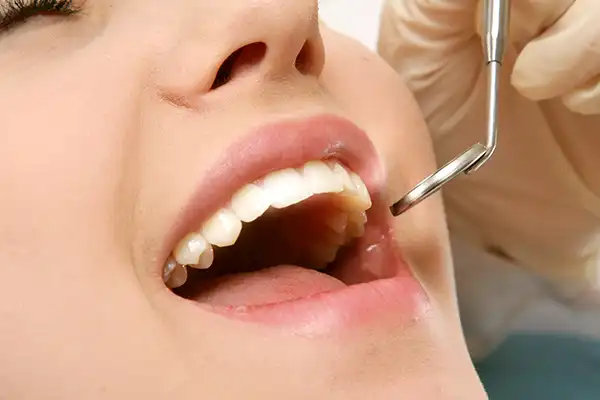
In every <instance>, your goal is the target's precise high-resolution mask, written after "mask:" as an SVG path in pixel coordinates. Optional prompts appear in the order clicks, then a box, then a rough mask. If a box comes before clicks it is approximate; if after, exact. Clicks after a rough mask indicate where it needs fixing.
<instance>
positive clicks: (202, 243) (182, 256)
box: [173, 232, 212, 268]
mask: <svg viewBox="0 0 600 400" xmlns="http://www.w3.org/2000/svg"><path fill="white" fill-rule="evenodd" d="M205 252H206V253H212V246H211V245H210V244H209V243H208V242H207V241H206V239H204V237H203V236H202V235H200V234H199V233H195V232H192V233H189V234H188V235H187V236H186V237H184V238H183V239H182V240H181V241H180V242H179V243H178V244H177V246H176V247H175V250H174V251H173V255H174V256H175V261H177V262H178V263H179V264H181V265H199V264H200V259H201V258H202V255H203V254H204V253H205ZM211 263H212V261H211ZM203 264H205V263H203ZM209 266H210V264H209V265H208V266H204V265H203V267H204V268H208V267H209Z"/></svg>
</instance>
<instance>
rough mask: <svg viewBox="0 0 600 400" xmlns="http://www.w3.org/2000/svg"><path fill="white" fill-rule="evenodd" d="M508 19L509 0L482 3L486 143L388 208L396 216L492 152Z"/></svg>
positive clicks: (472, 170) (424, 181)
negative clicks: (485, 74) (485, 85)
mask: <svg viewBox="0 0 600 400" xmlns="http://www.w3.org/2000/svg"><path fill="white" fill-rule="evenodd" d="M509 18H510V0H484V2H483V38H482V42H483V50H484V58H485V63H486V68H487V70H488V71H487V127H486V129H487V130H486V132H487V136H486V143H485V145H483V144H481V143H475V144H474V145H473V146H471V147H470V148H469V149H467V150H466V151H465V152H464V153H462V154H460V155H459V156H458V157H456V158H455V159H453V160H452V161H450V162H449V163H447V164H446V165H444V166H443V167H441V168H440V169H438V170H437V171H436V172H434V173H433V174H432V175H429V176H428V177H427V178H425V179H423V180H422V181H421V182H420V183H419V184H418V185H417V186H415V187H414V188H413V189H412V190H411V191H410V192H408V193H407V194H406V195H405V196H404V197H403V198H402V199H400V201H398V202H397V203H395V204H393V205H392V206H391V207H390V211H391V212H392V215H393V216H398V215H400V214H402V213H404V212H406V211H408V210H409V209H411V208H412V207H414V206H416V205H417V204H419V203H420V202H422V201H423V200H425V199H426V198H428V197H429V196H431V195H432V194H434V193H435V192H437V191H438V190H439V189H440V188H441V187H442V186H443V185H445V184H446V183H448V182H450V181H451V180H453V179H454V178H456V177H457V176H458V175H460V174H461V173H464V174H465V175H469V174H471V173H473V172H475V171H477V170H478V169H479V168H480V167H481V166H482V165H483V164H485V163H486V162H487V161H488V160H489V159H490V157H491V156H492V154H493V153H494V150H495V149H496V142H497V136H498V96H499V91H500V67H501V65H502V62H503V59H504V52H505V47H506V42H507V41H508V28H509Z"/></svg>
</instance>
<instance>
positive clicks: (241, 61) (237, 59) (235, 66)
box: [210, 42, 267, 90]
mask: <svg viewBox="0 0 600 400" xmlns="http://www.w3.org/2000/svg"><path fill="white" fill-rule="evenodd" d="M266 53H267V45H266V44H265V43H263V42H257V43H251V44H248V45H246V46H244V47H242V48H240V49H238V50H236V51H234V52H233V53H232V54H231V55H230V56H229V57H227V59H226V60H225V61H224V62H223V64H222V65H221V67H220V68H219V70H218V71H217V75H216V76H215V80H214V82H213V84H212V86H211V88H210V89H211V90H215V89H218V88H219V87H221V86H223V85H225V84H227V83H228V82H229V81H231V80H232V79H233V78H234V77H235V76H238V75H241V74H243V73H244V71H246V70H248V69H250V68H251V67H252V66H256V65H257V64H259V63H260V62H261V61H262V59H263V58H264V57H265V54H266Z"/></svg>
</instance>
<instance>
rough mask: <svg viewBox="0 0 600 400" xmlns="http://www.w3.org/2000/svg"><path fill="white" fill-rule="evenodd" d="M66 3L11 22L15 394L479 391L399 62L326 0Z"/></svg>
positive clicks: (7, 50) (0, 42) (11, 388)
mask: <svg viewBox="0 0 600 400" xmlns="http://www.w3.org/2000/svg"><path fill="white" fill-rule="evenodd" d="M11 3H13V2H11V1H10V0H0V4H2V5H3V6H4V8H6V7H7V6H8V5H9V4H11ZM24 3H25V4H27V3H29V1H24ZM38 3H44V1H38ZM52 3H53V2H52V1H50V2H49V3H48V4H52ZM56 3H57V4H56V7H55V8H54V10H55V11H51V12H39V13H38V14H37V16H34V17H32V18H29V19H27V20H22V21H18V22H17V23H15V24H12V25H11V26H7V27H6V29H4V31H3V32H2V33H1V34H0V105H1V106H0V116H1V120H2V125H1V126H2V129H1V131H0V136H1V142H2V145H1V146H0V166H1V168H0V193H1V196H0V202H1V203H0V204H1V207H0V221H1V229H0V317H1V321H2V329H1V330H0V355H1V359H2V363H1V365H0V397H1V398H10V399H34V398H35V399H42V398H62V399H101V398H102V399H133V398H140V399H142V398H143V399H165V398H177V399H198V398H207V399H248V400H251V399H286V400H293V399H328V400H334V399H343V400H348V399H367V398H369V399H397V398H413V399H417V398H418V399H421V398H423V399H425V398H431V399H439V398H442V397H443V398H460V399H466V398H469V399H470V398H481V397H483V392H482V391H481V387H480V385H479V381H478V380H477V378H476V376H475V373H474V371H473V368H472V366H471V364H470V361H469V358H468V355H467V351H466V349H465V346H464V343H463V339H462V337H461V331H460V326H459V319H458V312H457V309H456V305H455V299H454V293H453V282H452V265H451V261H450V259H449V257H448V254H449V252H448V242H447V238H446V228H445V225H444V217H443V212H442V208H441V205H440V201H439V199H438V198H432V199H431V200H428V201H426V202H424V203H423V204H422V205H420V206H419V207H417V208H415V209H414V210H412V211H410V212H409V213H407V214H405V215H403V216H401V217H399V218H396V219H393V218H392V217H391V216H390V215H389V213H388V211H387V207H389V205H390V204H392V203H393V202H394V200H397V199H398V198H400V197H401V196H402V195H403V194H404V193H405V192H406V190H408V189H409V188H410V187H411V186H412V185H414V184H415V183H416V182H418V180H419V179H421V178H422V177H423V176H425V175H426V174H428V173H430V172H431V171H432V170H433V168H434V163H433V161H432V160H433V157H432V154H431V151H430V147H429V141H428V138H427V132H426V128H425V126H424V124H423V121H422V120H421V117H420V115H419V111H418V110H417V108H416V107H415V104H414V103H413V101H412V98H411V96H410V94H409V93H408V91H407V89H406V88H405V87H404V86H403V85H402V83H401V82H399V80H398V79H397V78H396V77H395V74H394V73H393V71H391V70H390V69H389V68H387V67H386V66H385V65H384V64H383V63H382V62H381V61H380V60H379V59H378V58H377V57H376V56H374V55H372V54H370V53H369V52H368V51H367V50H366V49H364V48H362V47H361V46H359V45H358V44H356V43H354V42H352V41H350V40H348V39H346V38H343V37H340V36H338V35H336V34H334V33H332V32H329V31H327V30H326V28H324V27H323V26H319V22H318V18H317V4H316V1H315V0H295V1H284V0H261V1H247V0H227V1H214V0H171V1H168V2H166V1H159V0H118V1H116V0H115V1H110V0H88V1H86V2H85V4H84V2H78V1H73V6H74V7H79V6H81V10H80V12H78V13H75V14H72V15H66V13H65V14H64V15H62V14H59V12H58V11H56V10H59V11H60V12H62V11H68V10H66V9H65V8H64V7H65V5H64V4H63V5H62V6H61V4H62V2H60V1H58V2H56ZM65 3H68V2H65ZM30 11H31V10H30ZM349 121H351V123H350V122H349ZM319 160H326V161H327V162H326V163H319V162H315V161H319ZM325 167H326V168H325ZM282 170H283V172H281V171H282ZM350 173H352V174H350ZM344 174H346V175H344ZM354 174H356V175H357V176H360V179H357V178H356V175H354ZM361 181H363V182H364V183H365V185H366V187H367V188H368V191H369V192H370V196H366V197H365V191H364V187H362V186H361V183H360V182H361ZM251 182H255V185H253V186H248V184H249V183H251ZM348 182H349V183H348ZM336 185H337V186H336ZM336 188H337V189H336ZM369 197H370V200H369ZM296 203H298V204H296ZM369 203H372V205H371V207H369V205H370V204H369ZM269 206H270V208H269V210H268V211H267V212H266V213H264V214H263V212H264V211H265V209H266V208H267V207H269ZM367 208H368V211H367V213H366V217H367V222H366V224H364V217H365V214H364V213H362V211H363V210H364V209H367ZM258 215H261V216H259V217H258V219H256V220H255V221H254V222H243V223H241V222H240V221H241V220H248V221H251V220H253V218H255V217H257V216H258ZM363 224H364V225H363ZM240 226H242V234H241V236H239V238H238V237H237V235H238V233H239V229H240ZM194 232H195V234H192V233H194ZM245 233H246V235H245V236H244V234H245ZM236 239H238V240H237V241H236ZM233 242H235V244H234V245H233V246H229V244H231V243H233ZM238 242H239V243H238ZM211 244H212V245H211ZM338 247H341V249H339V250H338ZM198 249H200V250H198ZM211 249H212V251H213V253H212V256H213V262H212V264H211V263H210V261H211V260H210V259H209V258H210V257H209V256H210V254H209V251H210V250H211ZM332 250H333V251H332ZM202 251H203V252H202ZM336 251H337V252H336ZM190 259H193V260H195V261H189V260H190ZM173 260H176V261H180V262H181V263H182V264H183V263H184V262H186V260H188V263H190V264H194V262H196V263H197V264H198V265H195V266H193V267H190V268H187V269H185V268H184V267H182V266H181V265H175V263H174V261H173ZM332 260H333V261H332ZM330 261H331V262H330ZM328 262H330V264H327V263H328ZM165 265H167V266H169V267H172V266H175V269H174V270H169V271H172V272H171V274H170V275H169V274H166V275H165V279H167V284H166V283H165V282H164V279H163V272H164V267H165ZM209 265H210V268H208V269H204V270H201V269H199V268H198V267H204V268H206V267H208V266H209ZM286 265H287V266H286ZM294 265H295V266H294ZM327 265H329V267H328V269H327V270H326V271H325V272H316V271H315V268H321V267H325V266H327ZM269 266H270V267H271V268H266V267H269ZM242 269H244V271H246V272H244V273H242V272H241V271H242ZM185 271H189V272H188V277H187V278H188V280H187V282H186V283H185V284H184V285H183V286H182V287H179V288H178V289H175V290H171V289H170V288H173V287H176V286H179V285H181V284H182V283H183V280H184V278H185V273H184V272H185ZM167 272H168V271H167ZM367 282H370V283H367ZM167 286H169V287H167Z"/></svg>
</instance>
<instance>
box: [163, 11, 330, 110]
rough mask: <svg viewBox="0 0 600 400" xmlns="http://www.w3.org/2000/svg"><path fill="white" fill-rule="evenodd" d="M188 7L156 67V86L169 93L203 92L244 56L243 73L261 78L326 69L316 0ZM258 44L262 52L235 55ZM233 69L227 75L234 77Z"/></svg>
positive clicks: (181, 95)
mask: <svg viewBox="0 0 600 400" xmlns="http://www.w3.org/2000/svg"><path fill="white" fill-rule="evenodd" d="M207 1H208V0H207ZM183 3H185V4H192V3H188V2H186V1H184V2H183ZM188 8H189V10H186V11H187V13H183V14H184V15H185V16H184V17H183V22H182V26H179V27H178V32H179V34H178V35H179V37H178V38H177V40H173V42H172V44H171V47H172V48H171V50H169V51H167V52H165V53H164V55H163V57H162V60H160V64H161V65H160V68H158V70H159V71H160V72H159V74H158V80H159V82H158V86H159V89H160V91H161V92H162V93H163V94H164V95H166V96H167V97H168V98H172V99H183V98H186V97H189V96H190V95H196V96H197V95H201V94H202V93H205V92H206V91H208V90H210V89H211V88H212V87H214V85H215V81H216V80H218V79H219V77H218V75H219V74H220V73H221V71H222V70H223V69H224V68H228V69H230V70H231V69H235V68H236V65H239V64H240V61H239V60H240V58H241V59H243V61H244V63H245V64H244V65H243V68H244V72H245V75H247V74H248V73H253V74H259V75H260V76H261V78H265V77H266V78H270V77H281V76H284V77H285V76H286V75H290V74H294V73H298V72H301V73H304V74H313V75H317V74H318V73H319V72H320V70H321V68H322V64H323V59H324V57H323V54H322V53H323V48H322V47H323V45H322V42H321V37H320V34H319V27H318V4H317V1H316V0H252V1H248V0H229V1H225V0H220V1H218V2H217V1H214V2H213V1H210V5H207V7H206V8H204V7H195V8H194V7H193V6H190V7H188ZM193 13H196V15H193ZM256 44H260V46H254V48H255V49H256V48H260V49H263V50H262V52H261V54H260V55H259V56H257V54H253V55H250V56H249V55H248V54H245V57H236V58H233V57H232V56H234V55H238V56H239V54H238V53H240V51H241V50H243V49H244V48H248V47H251V46H252V45H256ZM233 60H238V61H237V63H236V62H234V61H233ZM303 65H304V67H303ZM229 72H231V71H229ZM233 72H234V73H230V74H229V75H228V76H235V71H233Z"/></svg>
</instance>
